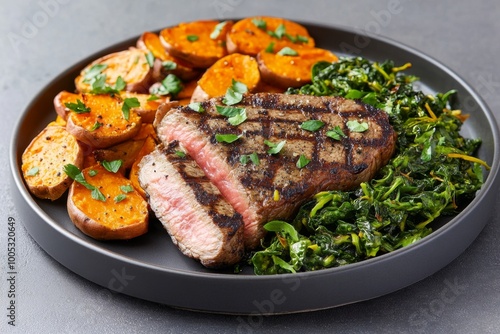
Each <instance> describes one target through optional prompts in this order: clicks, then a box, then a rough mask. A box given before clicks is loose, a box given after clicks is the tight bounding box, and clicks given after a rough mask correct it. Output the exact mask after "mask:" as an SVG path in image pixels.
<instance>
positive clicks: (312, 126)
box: [300, 119, 325, 132]
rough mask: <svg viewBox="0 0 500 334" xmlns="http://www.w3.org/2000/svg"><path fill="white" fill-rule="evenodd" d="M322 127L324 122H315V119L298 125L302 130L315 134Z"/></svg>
mask: <svg viewBox="0 0 500 334" xmlns="http://www.w3.org/2000/svg"><path fill="white" fill-rule="evenodd" d="M324 125H325V122H323V121H320V120H316V119H312V120H309V121H305V122H303V123H302V124H301V125H300V127H301V128H302V129H304V130H307V131H311V132H315V131H318V130H319V129H321V128H322V127H323V126H324Z"/></svg>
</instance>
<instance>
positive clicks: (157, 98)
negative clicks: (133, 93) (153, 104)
mask: <svg viewBox="0 0 500 334" xmlns="http://www.w3.org/2000/svg"><path fill="white" fill-rule="evenodd" d="M159 99H160V97H159V96H158V95H155V94H151V95H150V96H149V97H148V99H147V100H146V101H156V100H159Z"/></svg>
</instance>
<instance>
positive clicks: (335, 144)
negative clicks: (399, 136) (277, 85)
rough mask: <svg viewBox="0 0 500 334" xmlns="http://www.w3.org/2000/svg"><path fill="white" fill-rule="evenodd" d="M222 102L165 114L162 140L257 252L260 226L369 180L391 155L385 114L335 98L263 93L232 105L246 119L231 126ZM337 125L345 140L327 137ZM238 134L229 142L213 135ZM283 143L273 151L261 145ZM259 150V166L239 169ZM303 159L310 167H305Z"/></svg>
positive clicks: (392, 142)
mask: <svg viewBox="0 0 500 334" xmlns="http://www.w3.org/2000/svg"><path fill="white" fill-rule="evenodd" d="M223 105H224V104H223V103H222V100H221V99H220V98H216V99H211V100H208V101H205V102H203V103H202V107H203V108H204V110H205V112H203V113H198V112H195V111H193V110H192V109H190V108H189V107H187V106H185V107H178V108H175V109H172V110H170V111H169V112H168V113H167V114H166V115H165V116H164V117H163V119H162V120H161V122H160V123H159V126H158V128H157V130H158V136H159V138H160V139H161V140H162V141H163V143H165V144H166V145H168V144H169V143H171V142H172V141H178V142H179V143H181V144H182V146H183V147H185V148H186V150H187V151H188V152H189V154H190V155H191V156H192V157H193V159H194V160H195V161H196V162H197V163H198V165H199V166H200V167H201V168H202V169H203V170H204V172H205V174H206V175H207V177H208V178H209V179H210V180H211V181H212V183H213V184H214V185H215V186H216V187H217V188H219V190H220V192H221V193H222V195H223V196H224V197H225V198H226V199H227V201H228V202H229V203H231V205H232V206H233V207H234V208H235V210H236V211H237V212H239V213H240V214H241V215H242V217H243V220H244V222H245V243H246V246H247V248H254V247H255V246H257V245H258V244H259V240H260V239H261V237H262V236H263V235H264V234H265V232H264V231H263V228H262V225H263V224H264V223H266V222H267V221H269V220H272V219H284V220H286V219H288V218H290V217H291V216H292V215H293V214H294V212H295V211H296V209H297V208H298V207H299V206H300V205H301V204H303V203H304V201H306V200H308V199H310V198H311V196H313V195H314V194H316V193H317V192H319V191H324V190H334V189H335V190H348V189H352V188H353V187H355V186H357V185H359V184H360V183H361V182H363V181H367V180H369V179H371V178H372V177H373V176H374V175H375V174H376V172H377V170H378V169H379V168H380V167H382V166H383V165H384V164H386V163H387V161H388V160H389V159H390V157H391V156H392V154H393V152H394V149H395V143H396V140H395V139H396V133H395V132H394V130H393V129H392V127H391V126H390V124H389V120H388V117H387V115H386V113H385V112H383V111H380V110H377V109H375V108H373V107H371V106H368V105H365V104H362V103H360V102H357V101H353V100H347V99H344V98H340V97H314V96H304V95H284V94H273V93H261V94H253V95H245V96H244V98H243V100H242V102H241V103H239V104H238V105H236V106H235V107H240V108H245V110H246V114H247V120H246V121H245V122H243V123H242V124H240V125H238V126H232V125H230V124H229V123H228V121H227V118H226V117H225V116H222V115H220V114H219V113H218V112H217V110H216V106H223ZM310 120H320V121H322V122H324V123H325V125H324V126H323V127H322V128H320V129H319V130H317V131H314V132H312V131H307V130H304V129H302V128H301V125H302V123H303V122H306V121H310ZM348 121H358V122H359V123H362V122H366V123H368V129H367V130H366V131H364V132H354V131H350V130H349V127H348V126H347V122H348ZM336 126H339V127H340V129H342V132H343V133H344V134H345V137H342V138H341V139H340V140H335V139H332V138H330V137H328V136H327V135H326V132H327V131H328V130H332V129H333V128H335V127H336ZM229 133H231V134H236V135H239V136H241V137H240V138H239V139H238V140H237V141H235V142H233V143H230V144H227V143H220V142H218V141H217V140H216V134H229ZM265 141H269V142H272V143H279V142H280V141H286V144H285V146H284V147H283V149H282V150H281V151H280V152H279V153H278V154H270V153H268V150H269V148H270V147H269V146H268V145H267V144H266V143H265ZM252 153H256V154H257V155H258V157H259V160H260V163H259V164H258V165H255V164H253V163H247V164H245V165H244V164H242V163H241V162H240V158H241V156H242V155H250V154H252ZM300 155H304V156H305V157H306V158H307V159H310V162H309V163H308V164H307V165H306V166H305V167H303V168H299V167H297V165H296V163H297V160H298V159H299V156H300Z"/></svg>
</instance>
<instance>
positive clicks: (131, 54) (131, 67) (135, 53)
mask: <svg viewBox="0 0 500 334" xmlns="http://www.w3.org/2000/svg"><path fill="white" fill-rule="evenodd" d="M147 53H148V51H146V50H142V49H137V48H130V49H128V50H123V51H119V52H114V53H111V54H109V55H106V56H104V57H101V58H99V59H97V60H95V61H94V62H92V63H91V64H89V65H87V66H86V67H85V68H84V69H83V70H82V71H81V73H80V75H79V76H78V77H77V78H76V79H75V86H76V89H77V90H78V91H79V92H81V93H87V92H90V91H96V88H95V86H97V87H99V88H101V89H102V88H103V87H104V88H105V87H110V88H113V89H117V90H126V91H131V92H137V93H147V92H148V90H149V86H150V85H151V84H152V82H153V66H152V65H153V64H151V65H150V63H149V62H148V60H147V58H146V55H147ZM118 78H121V80H123V81H124V82H125V86H124V87H117V86H120V84H121V80H119V79H118Z"/></svg>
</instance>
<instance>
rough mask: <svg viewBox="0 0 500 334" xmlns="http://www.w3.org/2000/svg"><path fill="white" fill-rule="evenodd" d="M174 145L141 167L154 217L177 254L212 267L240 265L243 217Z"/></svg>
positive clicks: (174, 142) (174, 143)
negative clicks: (170, 240) (175, 248)
mask: <svg viewBox="0 0 500 334" xmlns="http://www.w3.org/2000/svg"><path fill="white" fill-rule="evenodd" d="M178 149H179V146H178V142H176V141H173V142H171V143H169V145H168V146H167V147H166V148H164V149H160V148H157V149H156V150H155V151H153V152H152V153H151V154H149V155H147V156H146V157H145V158H143V160H142V161H141V163H140V171H139V180H140V182H141V186H142V187H143V188H144V190H145V191H146V193H147V195H148V202H149V204H150V206H151V209H152V210H153V211H154V212H155V215H156V217H157V218H158V219H159V220H160V222H161V223H162V225H163V226H164V228H165V229H166V230H167V231H168V233H169V235H170V237H171V239H172V241H173V243H174V244H175V245H176V246H177V247H178V248H179V250H180V251H181V252H182V253H183V254H185V255H187V256H189V257H192V258H195V259H198V260H200V262H201V263H202V264H203V265H204V266H206V267H209V268H218V267H225V266H228V265H232V264H235V263H238V262H239V261H240V260H241V259H242V257H243V255H244V251H245V250H244V241H243V222H242V216H241V215H240V214H239V213H237V212H236V211H234V209H233V207H232V206H231V205H230V204H229V203H227V201H226V200H225V199H224V197H222V195H221V194H220V192H219V190H218V189H217V188H216V187H215V186H214V185H213V184H212V183H211V182H210V181H209V180H208V179H207V178H206V176H205V174H204V173H203V171H202V170H201V169H200V168H199V166H198V165H197V164H196V162H195V161H194V160H192V159H191V158H190V157H189V156H185V157H181V156H178V155H177V154H176V151H177V150H178Z"/></svg>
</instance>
